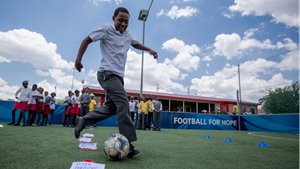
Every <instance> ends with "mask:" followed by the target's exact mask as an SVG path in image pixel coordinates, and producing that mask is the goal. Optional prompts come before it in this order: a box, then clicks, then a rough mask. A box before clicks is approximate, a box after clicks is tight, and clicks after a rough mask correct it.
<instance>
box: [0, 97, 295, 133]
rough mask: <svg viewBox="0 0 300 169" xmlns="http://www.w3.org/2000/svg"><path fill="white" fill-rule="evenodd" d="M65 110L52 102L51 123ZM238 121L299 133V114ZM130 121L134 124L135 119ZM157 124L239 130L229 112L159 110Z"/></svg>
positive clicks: (4, 114)
mask: <svg viewBox="0 0 300 169" xmlns="http://www.w3.org/2000/svg"><path fill="white" fill-rule="evenodd" d="M14 104H15V102H12V101H0V123H9V122H11V121H12V119H11V118H12V117H11V111H12V109H13V106H14ZM64 109H65V106H64V105H55V112H54V117H53V122H52V124H62V120H63V114H64ZM19 113H20V110H17V111H16V117H15V120H16V121H17V120H18V117H19ZM27 116H28V114H27V113H26V117H27ZM240 120H241V121H240V126H241V130H245V131H260V132H275V133H287V134H298V133H299V114H279V115H243V116H240ZM133 123H134V124H135V119H134V122H133ZM96 124H97V126H108V127H117V126H118V123H117V116H116V115H114V116H112V117H109V118H107V119H105V120H103V121H101V122H97V123H96ZM160 126H161V128H166V129H206V130H239V119H238V116H230V115H217V114H201V113H180V112H161V124H160Z"/></svg>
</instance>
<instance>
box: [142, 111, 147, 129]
mask: <svg viewBox="0 0 300 169" xmlns="http://www.w3.org/2000/svg"><path fill="white" fill-rule="evenodd" d="M141 116H142V119H141V122H142V129H143V130H145V129H146V124H147V123H146V117H147V115H146V114H145V113H141Z"/></svg>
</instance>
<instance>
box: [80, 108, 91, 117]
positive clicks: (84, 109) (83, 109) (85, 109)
mask: <svg viewBox="0 0 300 169" xmlns="http://www.w3.org/2000/svg"><path fill="white" fill-rule="evenodd" d="M89 109H90V107H89V106H83V105H80V113H81V116H85V115H86V114H88V112H89Z"/></svg>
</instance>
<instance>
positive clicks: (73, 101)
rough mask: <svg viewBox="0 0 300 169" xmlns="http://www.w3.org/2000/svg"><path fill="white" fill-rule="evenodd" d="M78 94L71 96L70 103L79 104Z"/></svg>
mask: <svg viewBox="0 0 300 169" xmlns="http://www.w3.org/2000/svg"><path fill="white" fill-rule="evenodd" d="M79 97H80V96H78V97H77V96H76V95H73V96H72V97H71V102H72V104H73V105H74V104H79V105H80V102H79V99H80V98H79Z"/></svg>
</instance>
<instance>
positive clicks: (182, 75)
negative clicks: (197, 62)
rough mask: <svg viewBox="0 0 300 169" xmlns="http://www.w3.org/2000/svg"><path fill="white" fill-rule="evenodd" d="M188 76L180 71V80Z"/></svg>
mask: <svg viewBox="0 0 300 169" xmlns="http://www.w3.org/2000/svg"><path fill="white" fill-rule="evenodd" d="M187 76H188V74H187V73H181V75H180V80H184V79H185V78H186V77H187Z"/></svg>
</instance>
